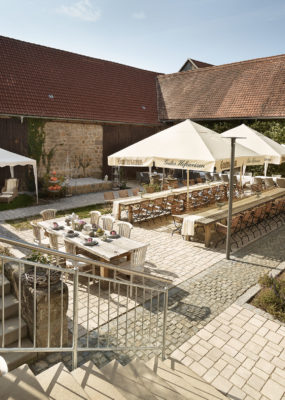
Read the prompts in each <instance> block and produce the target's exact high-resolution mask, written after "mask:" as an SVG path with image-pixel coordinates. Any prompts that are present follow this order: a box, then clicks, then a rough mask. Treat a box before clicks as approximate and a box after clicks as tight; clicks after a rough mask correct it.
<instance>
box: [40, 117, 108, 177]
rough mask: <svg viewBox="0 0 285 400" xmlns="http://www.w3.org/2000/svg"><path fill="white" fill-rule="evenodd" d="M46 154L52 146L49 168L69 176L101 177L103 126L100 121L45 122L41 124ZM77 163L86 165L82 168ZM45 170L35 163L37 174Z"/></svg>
mask: <svg viewBox="0 0 285 400" xmlns="http://www.w3.org/2000/svg"><path fill="white" fill-rule="evenodd" d="M44 131H45V134H46V136H45V144H44V151H45V153H46V155H47V154H48V153H49V152H50V151H51V149H53V148H54V155H53V157H52V158H51V163H50V168H51V171H53V170H55V171H56V172H57V174H58V175H64V176H68V177H69V178H82V177H89V176H91V177H94V178H99V179H100V178H102V164H103V128H102V126H101V125H96V124H87V123H86V124H85V123H73V122H59V121H54V122H47V123H46V124H45V126H44ZM80 161H81V163H85V164H87V163H89V164H90V165H89V166H87V167H86V169H85V170H84V169H83V168H82V167H81V166H80ZM45 174H46V166H44V165H43V163H42V162H41V165H40V167H39V176H43V175H45Z"/></svg>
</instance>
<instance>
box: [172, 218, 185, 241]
mask: <svg viewBox="0 0 285 400" xmlns="http://www.w3.org/2000/svg"><path fill="white" fill-rule="evenodd" d="M172 219H173V224H174V228H173V229H172V230H171V236H173V234H174V232H178V233H181V229H182V224H183V219H181V218H179V217H176V216H174V215H172Z"/></svg>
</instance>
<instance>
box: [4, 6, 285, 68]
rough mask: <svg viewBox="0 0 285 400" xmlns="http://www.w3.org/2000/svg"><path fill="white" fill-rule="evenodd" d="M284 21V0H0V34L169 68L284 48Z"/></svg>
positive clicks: (261, 54)
mask: <svg viewBox="0 0 285 400" xmlns="http://www.w3.org/2000/svg"><path fill="white" fill-rule="evenodd" d="M284 22H285V1H284V0H152V1H150V0H144V1H137V0H45V1H44V0H0V35H3V36H8V37H13V38H16V39H20V40H25V41H29V42H33V43H38V44H42V45H46V46H50V47H55V48H60V49H63V50H68V51H73V52H76V53H80V54H86V55H89V56H92V57H97V58H102V59H105V60H111V61H117V62H120V63H123V64H128V65H133V66H136V67H139V68H145V69H149V70H153V71H158V72H166V73H171V72H176V71H178V70H179V68H180V67H181V65H182V64H183V63H184V61H185V60H186V59H187V58H188V57H192V58H194V59H197V60H201V61H206V62H210V63H212V64H217V65H218V64H224V63H229V62H234V61H240V60H247V59H251V58H256V57H264V56H271V55H276V54H283V53H285V49H284V46H285V45H284V38H285V23H284ZM0 56H1V55H0ZM0 62H1V58H0Z"/></svg>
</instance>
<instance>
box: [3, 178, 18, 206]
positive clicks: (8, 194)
mask: <svg viewBox="0 0 285 400" xmlns="http://www.w3.org/2000/svg"><path fill="white" fill-rule="evenodd" d="M18 186H19V179H16V178H10V179H6V180H5V186H4V187H3V188H2V192H1V195H0V202H1V203H10V202H11V201H12V200H14V198H15V197H17V196H18Z"/></svg>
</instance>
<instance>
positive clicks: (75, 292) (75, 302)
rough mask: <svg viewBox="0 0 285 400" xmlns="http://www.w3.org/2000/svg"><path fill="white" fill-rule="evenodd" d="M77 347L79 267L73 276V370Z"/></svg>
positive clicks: (75, 268)
mask: <svg viewBox="0 0 285 400" xmlns="http://www.w3.org/2000/svg"><path fill="white" fill-rule="evenodd" d="M77 346H78V267H74V275H73V343H72V348H73V353H72V369H73V370H74V369H76V368H77Z"/></svg>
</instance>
